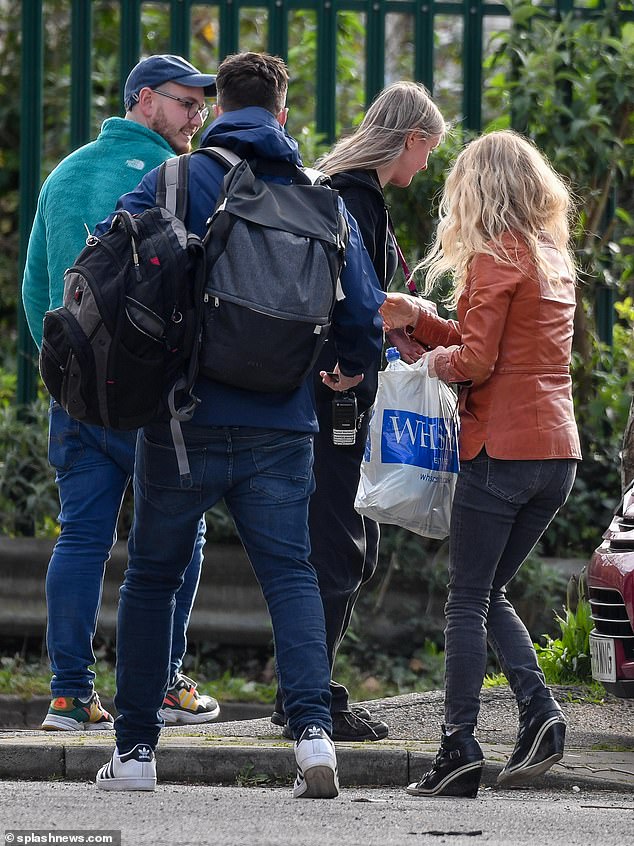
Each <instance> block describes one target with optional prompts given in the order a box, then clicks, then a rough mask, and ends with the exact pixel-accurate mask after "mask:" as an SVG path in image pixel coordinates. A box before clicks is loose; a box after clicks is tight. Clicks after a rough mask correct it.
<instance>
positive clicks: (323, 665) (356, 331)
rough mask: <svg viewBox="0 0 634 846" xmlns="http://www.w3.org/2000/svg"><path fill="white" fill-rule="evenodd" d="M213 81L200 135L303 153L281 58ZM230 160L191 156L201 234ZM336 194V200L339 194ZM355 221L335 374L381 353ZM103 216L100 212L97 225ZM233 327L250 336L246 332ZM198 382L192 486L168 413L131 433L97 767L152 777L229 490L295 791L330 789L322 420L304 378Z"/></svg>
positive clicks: (372, 280) (320, 793) (288, 156)
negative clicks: (110, 714) (319, 488)
mask: <svg viewBox="0 0 634 846" xmlns="http://www.w3.org/2000/svg"><path fill="white" fill-rule="evenodd" d="M216 86H217V90H218V105H217V106H216V107H215V109H216V115H217V118H216V120H215V121H214V123H213V124H212V125H211V127H210V128H209V129H208V131H207V132H206V133H205V135H204V136H203V139H202V142H201V144H202V146H220V147H226V148H228V149H230V150H232V151H233V152H234V153H236V154H237V155H238V156H240V157H242V158H258V159H260V160H262V159H269V160H273V161H283V162H292V163H294V164H297V165H301V160H300V157H299V153H298V148H297V144H296V142H295V141H294V139H293V138H291V137H290V136H289V135H288V134H287V133H286V131H285V130H284V124H285V122H286V116H287V109H286V107H285V101H286V93H287V88H288V73H287V70H286V66H285V65H284V63H283V62H282V60H281V59H279V58H277V57H273V56H268V55H266V54H259V53H242V54H238V55H234V56H229V57H228V58H227V59H225V60H224V61H223V62H222V64H221V65H220V67H219V69H218V74H217V77H216ZM225 173H226V168H225V167H223V165H222V164H220V163H219V162H217V161H215V160H212V159H210V158H208V157H206V156H193V157H192V159H191V161H190V170H189V192H188V196H189V208H188V213H187V217H186V220H185V223H186V225H187V227H188V229H189V230H190V231H192V232H195V233H197V234H198V235H201V236H202V235H203V234H204V232H205V230H206V221H207V220H208V218H209V217H210V215H211V213H212V211H213V209H214V207H215V204H216V199H217V196H218V193H219V190H220V186H221V184H222V180H223V178H224V175H225ZM156 177H157V174H156V171H151V172H150V173H148V174H147V175H146V176H145V177H144V179H143V180H142V182H141V183H140V185H139V186H138V188H137V189H136V190H135V191H133V192H131V193H130V194H127V195H125V196H124V197H122V198H121V200H120V201H119V207H120V208H125V209H127V210H128V211H130V212H132V213H138V212H141V211H143V210H144V209H146V208H150V207H152V206H154V205H155V195H156ZM341 209H342V210H343V211H344V212H345V209H344V207H343V203H341ZM348 223H349V226H350V240H349V243H348V247H347V249H346V258H345V267H344V270H343V272H342V276H341V286H342V288H343V292H344V294H345V297H344V298H343V299H341V300H339V301H338V302H337V305H336V306H335V310H334V313H333V327H332V330H331V335H330V340H329V343H333V344H334V345H335V347H336V349H337V358H338V365H337V368H338V371H339V373H340V381H339V383H338V384H337V388H338V389H339V390H344V389H347V388H350V387H352V386H354V385H356V384H358V383H359V382H360V381H361V379H362V378H363V372H364V370H365V368H367V367H370V365H371V364H372V363H373V362H374V360H375V359H376V356H377V354H378V352H379V350H380V348H381V344H382V323H381V319H380V317H379V315H378V308H379V306H380V305H381V303H382V302H383V299H384V296H385V295H384V294H383V292H382V291H381V289H380V286H379V285H378V282H377V280H376V274H375V273H374V272H373V269H372V265H371V262H370V260H369V257H368V255H367V253H366V252H365V249H364V248H363V245H362V241H361V238H360V236H359V232H358V229H357V226H356V223H355V222H354V220H353V219H352V218H351V217H348ZM106 226H107V222H106V223H104V224H101V225H100V227H98V229H97V234H99V233H100V232H101V231H103V229H104V228H105V227H106ZM262 276H263V279H265V278H266V268H265V267H263V268H262ZM241 343H242V344H244V345H248V343H249V339H248V338H243V339H241ZM280 367H284V353H283V350H280ZM328 381H329V382H330V380H328ZM196 394H197V396H198V397H199V398H200V399H201V403H200V405H199V407H198V409H197V411H196V413H195V414H194V417H193V419H192V421H191V423H186V424H184V425H183V426H182V430H183V435H184V439H185V444H186V447H187V456H188V460H189V465H190V469H191V485H190V486H188V487H181V482H180V476H179V471H178V467H177V461H176V455H175V452H174V447H173V444H172V439H171V434H170V430H169V425H168V424H167V423H162V422H159V423H156V424H152V425H150V426H147V427H146V428H145V429H144V430H143V432H142V434H141V435H140V437H139V441H138V445H137V462H136V470H135V479H134V487H135V526H134V530H133V534H132V536H131V540H130V561H129V566H128V570H127V571H126V578H125V583H124V585H123V587H122V589H121V600H120V604H119V620H118V633H117V696H116V699H115V705H116V708H117V711H118V713H119V717H118V719H117V721H116V723H115V729H116V733H117V748H116V749H115V753H114V755H113V757H112V760H111V761H110V762H109V763H108V764H106V765H105V766H104V767H102V768H101V769H100V771H99V773H98V775H97V786H98V787H100V788H103V789H109V790H153V789H154V787H155V784H156V764H155V759H154V749H155V747H156V745H157V742H158V738H159V733H160V729H161V722H160V720H159V719H158V718H157V711H158V708H159V707H160V704H161V702H162V696H163V694H164V692H165V688H166V685H167V676H168V660H169V640H170V634H169V632H170V620H171V615H172V613H173V603H174V594H175V591H176V590H177V588H178V585H179V584H180V582H181V580H182V570H183V567H182V565H181V563H180V562H181V561H183V560H187V555H186V552H187V550H189V551H190V552H191V549H192V547H193V544H194V541H195V535H196V528H197V526H198V522H199V520H200V517H201V515H202V514H203V513H204V512H205V511H206V510H208V509H209V508H211V507H212V506H213V505H214V504H215V503H216V502H217V501H218V500H219V499H221V498H222V499H224V501H225V503H226V505H227V507H228V509H229V511H230V513H231V515H232V517H233V519H234V521H235V524H236V527H237V530H238V534H239V535H240V538H241V540H242V542H243V544H244V546H245V549H246V551H247V553H248V555H249V558H250V560H251V563H252V566H253V568H254V571H255V574H256V576H257V578H258V581H259V583H260V586H261V588H262V592H263V594H264V597H265V599H266V602H267V605H268V608H269V612H270V614H271V622H272V626H273V636H274V642H275V656H276V663H277V669H278V673H279V683H280V687H281V689H283V690H284V693H285V703H284V707H285V712H286V714H287V716H288V723H289V725H290V727H291V729H292V731H293V734H294V736H295V738H296V741H295V757H296V760H297V778H296V781H295V786H294V789H293V795H294V796H296V797H305V798H331V797H333V796H336V795H337V793H338V781H337V765H336V757H335V750H334V745H333V743H332V740H331V739H330V734H331V732H332V722H331V716H330V691H329V682H330V667H329V661H328V655H327V651H326V639H325V626H324V616H323V607H322V604H321V599H320V595H319V587H318V583H317V578H316V575H315V571H314V569H313V567H312V565H311V564H310V563H309V553H310V544H309V536H308V502H309V498H310V494H311V493H312V491H313V489H314V481H313V472H312V462H313V444H312V439H313V433H314V432H315V431H316V430H317V420H316V416H315V411H314V404H313V394H312V383H311V380H310V379H307V380H306V381H305V382H304V383H303V384H302V385H300V386H299V387H298V388H296V389H294V390H292V391H289V392H287V393H277V394H270V393H269V394H264V393H258V392H255V391H249V390H245V389H242V388H237V387H231V386H228V385H224V384H220V383H218V382H214V381H212V380H209V379H205V378H201V379H200V380H199V382H198V384H197V385H196ZM140 690H141V691H142V692H143V695H142V696H141V695H139V693H138V691H140Z"/></svg>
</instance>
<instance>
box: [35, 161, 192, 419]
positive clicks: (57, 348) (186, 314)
mask: <svg viewBox="0 0 634 846" xmlns="http://www.w3.org/2000/svg"><path fill="white" fill-rule="evenodd" d="M159 176H160V179H159V183H158V188H157V203H158V206H157V207H155V208H151V209H148V210H146V211H144V212H142V213H141V214H139V215H136V216H132V215H131V214H129V212H127V211H119V212H117V213H116V214H115V216H114V218H113V221H112V225H111V227H110V229H109V230H108V231H107V232H105V233H104V234H103V235H101V236H100V237H96V236H93V235H91V236H89V237H88V239H87V240H86V247H85V248H84V249H83V250H82V252H81V253H80V254H79V256H78V257H77V260H76V261H75V264H74V265H73V266H72V267H70V268H69V269H68V270H67V271H66V272H65V274H64V304H63V306H61V307H60V308H56V309H54V310H52V311H48V312H47V313H46V314H45V316H44V326H43V338H42V349H41V352H40V372H41V375H42V379H43V381H44V384H45V385H46V387H47V389H48V390H49V392H50V394H51V396H52V397H54V399H56V400H57V401H58V402H59V403H60V405H61V406H62V407H63V408H64V409H65V410H66V411H67V412H68V414H69V415H70V416H71V417H74V418H75V419H77V420H80V421H82V422H84V423H91V424H95V425H98V426H105V427H107V428H112V429H121V430H126V429H136V428H138V427H139V426H143V425H145V424H146V423H148V422H150V421H151V420H154V419H156V418H158V417H160V416H162V415H167V414H171V415H172V416H174V415H177V416H181V418H182V419H188V416H191V414H192V413H193V411H194V409H195V406H196V399H195V397H194V396H193V394H192V393H191V390H192V387H193V383H194V380H195V376H196V373H195V356H193V351H194V349H195V347H196V343H197V339H198V337H199V333H200V329H199V321H200V317H201V309H200V302H201V299H202V283H203V281H204V250H203V246H202V243H201V240H200V239H199V238H197V237H196V236H195V235H192V234H190V233H188V232H187V231H186V229H185V226H184V224H183V222H182V219H181V218H182V217H183V216H184V211H185V208H186V206H185V205H184V204H185V202H186V196H184V195H183V194H182V192H179V193H178V195H177V194H176V192H173V191H172V193H171V195H170V186H169V185H166V184H165V182H164V174H163V173H161V174H159ZM166 195H170V196H169V197H168V196H166ZM166 204H169V205H171V206H172V208H171V210H169V211H168V209H167V208H164V207H163V206H165V205H166ZM177 392H182V395H181V393H178V399H179V400H181V402H180V403H178V402H177Z"/></svg>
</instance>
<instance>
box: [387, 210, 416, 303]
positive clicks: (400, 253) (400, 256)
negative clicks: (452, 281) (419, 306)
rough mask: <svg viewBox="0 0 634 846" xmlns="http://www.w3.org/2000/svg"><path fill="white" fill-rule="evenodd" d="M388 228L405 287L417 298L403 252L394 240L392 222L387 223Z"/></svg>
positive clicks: (414, 284)
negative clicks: (401, 269) (403, 276)
mask: <svg viewBox="0 0 634 846" xmlns="http://www.w3.org/2000/svg"><path fill="white" fill-rule="evenodd" d="M389 226H390V234H391V235H392V238H393V239H394V246H395V247H396V255H397V256H398V260H399V262H400V263H401V267H402V268H403V273H404V274H405V284H406V285H407V287H408V289H409V292H410V294H412V296H414V297H418V296H419V293H418V289H417V287H416V283H415V282H414V280H413V279H412V273H411V271H410V269H409V266H408V264H407V262H406V261H405V256H404V255H403V251H402V250H401V248H400V247H399V244H398V241H397V240H396V233H395V232H394V227H393V226H392V221H390V223H389Z"/></svg>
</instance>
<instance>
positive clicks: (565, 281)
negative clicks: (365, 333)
mask: <svg viewBox="0 0 634 846" xmlns="http://www.w3.org/2000/svg"><path fill="white" fill-rule="evenodd" d="M542 249H544V250H548V251H549V256H548V257H549V260H550V261H551V263H554V264H555V266H558V265H559V266H560V267H561V280H560V282H559V283H558V284H553V283H549V282H548V281H547V280H545V279H540V278H539V277H538V273H537V268H536V267H535V263H534V261H533V260H532V259H531V257H530V255H529V253H528V249H527V248H526V247H522V248H520V249H519V250H518V252H517V259H518V264H519V265H520V267H515V266H511V265H509V264H501V263H499V262H497V261H496V260H495V258H493V257H492V256H489V255H487V254H484V253H478V254H477V255H475V256H474V258H473V260H472V261H471V264H470V266H469V271H468V277H467V280H466V286H465V289H464V291H463V293H462V295H461V296H460V299H459V301H458V303H457V316H458V320H457V322H456V321H447V320H443V319H442V318H441V317H439V316H437V315H433V314H430V313H427V312H423V311H421V314H420V317H419V319H418V322H417V324H416V326H415V327H414V331H413V332H412V334H413V335H414V337H415V338H416V339H417V340H419V341H421V342H422V343H424V344H426V345H428V346H430V347H432V348H436V349H435V353H434V366H435V368H436V373H437V375H438V376H439V377H440V378H441V379H442V380H443V381H445V382H454V383H459V384H460V389H459V392H460V402H459V407H460V423H461V431H460V457H461V459H462V460H468V459H471V458H474V457H475V456H476V455H477V454H478V453H479V452H480V451H481V450H482V448H483V447H485V448H486V451H487V453H488V455H489V456H490V457H491V458H502V459H519V460H524V459H527V460H528V459H545V458H581V448H580V445H579V435H578V432H577V426H576V423H575V417H574V409H573V404H572V382H571V378H570V357H571V350H572V333H573V317H574V311H575V287H574V280H572V279H571V278H570V275H569V273H568V272H567V270H566V267H565V264H564V261H563V257H562V256H561V255H560V253H559V252H558V251H556V250H555V249H554V248H552V247H550V246H548V245H547V244H544V245H543V247H542Z"/></svg>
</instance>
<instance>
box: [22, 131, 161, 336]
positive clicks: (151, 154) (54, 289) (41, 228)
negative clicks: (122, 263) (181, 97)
mask: <svg viewBox="0 0 634 846" xmlns="http://www.w3.org/2000/svg"><path fill="white" fill-rule="evenodd" d="M174 155H175V153H174V151H173V150H172V148H171V147H170V146H169V144H168V143H167V141H165V139H164V138H163V137H162V136H161V135H159V134H158V133H156V132H154V131H153V130H151V129H147V127H145V126H142V125H141V124H139V123H135V122H134V121H132V120H125V119H124V118H119V117H112V118H108V119H107V120H106V121H104V123H103V125H102V127H101V132H100V133H99V136H98V137H97V138H96V140H95V141H91V142H90V143H89V144H86V145H85V146H83V147H80V148H79V149H78V150H75V151H74V152H73V153H71V154H70V155H69V156H67V157H66V158H65V159H63V160H62V161H61V162H60V163H59V164H58V165H57V167H56V168H55V170H53V171H52V173H51V174H50V175H49V176H48V178H47V179H46V181H45V182H44V185H43V186H42V190H41V192H40V196H39V199H38V203H37V211H36V214H35V220H34V221H33V228H32V230H31V235H30V238H29V246H28V250H27V255H26V264H25V268H24V278H23V280H22V300H23V302H24V310H25V313H26V319H27V323H28V325H29V329H30V330H31V335H33V340H34V341H35V343H36V344H37V345H38V347H40V346H41V345H42V321H43V319H44V313H45V312H46V311H47V310H48V309H51V308H57V307H58V306H61V305H62V302H63V295H64V271H65V270H66V268H67V267H70V266H71V265H72V264H73V262H74V261H75V259H76V258H77V256H78V255H79V253H80V252H81V250H82V249H83V247H84V244H85V242H86V237H87V235H89V234H90V233H91V232H92V231H93V229H94V228H95V226H96V225H97V223H99V221H100V220H103V219H104V218H105V217H107V216H108V215H109V214H110V212H112V211H113V210H114V207H115V205H116V203H117V200H118V199H119V197H120V196H121V195H122V194H126V193H127V192H129V191H132V190H133V189H134V188H136V186H137V184H138V183H139V182H140V180H141V178H142V177H143V176H144V175H145V174H146V173H147V172H148V171H150V170H152V169H153V168H155V167H158V166H159V165H160V164H161V162H164V161H165V160H166V159H169V158H171V157H172V156H174Z"/></svg>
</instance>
